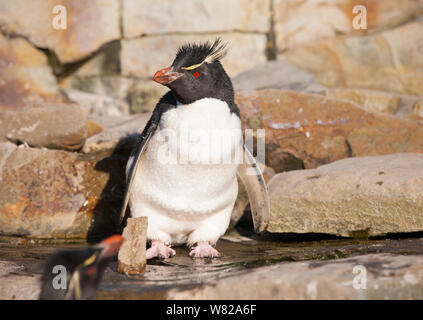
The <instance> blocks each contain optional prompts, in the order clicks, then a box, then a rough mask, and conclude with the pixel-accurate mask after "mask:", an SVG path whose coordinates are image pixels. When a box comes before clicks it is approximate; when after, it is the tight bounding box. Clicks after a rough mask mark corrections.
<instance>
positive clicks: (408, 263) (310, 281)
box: [167, 254, 423, 300]
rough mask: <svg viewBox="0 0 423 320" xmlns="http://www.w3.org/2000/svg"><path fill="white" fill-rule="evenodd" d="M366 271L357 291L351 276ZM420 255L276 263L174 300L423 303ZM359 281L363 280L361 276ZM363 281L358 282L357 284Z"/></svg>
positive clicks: (172, 296) (181, 294) (178, 292)
mask: <svg viewBox="0 0 423 320" xmlns="http://www.w3.org/2000/svg"><path fill="white" fill-rule="evenodd" d="M356 266H363V267H364V268H365V269H364V270H366V280H367V282H366V289H355V288H354V278H355V277H356V276H357V275H362V274H363V273H362V272H361V271H358V270H362V269H356V270H357V271H356V272H355V273H354V268H356ZM422 267H423V258H422V256H400V255H391V254H373V255H365V256H360V257H354V258H348V259H340V260H336V261H319V262H315V261H309V262H295V263H280V264H276V265H273V266H267V267H262V268H257V269H255V270H253V271H249V272H248V271H247V272H245V273H243V274H240V275H238V276H233V277H230V278H225V279H219V280H217V281H215V283H213V284H207V285H204V286H202V287H200V288H195V289H191V290H186V291H181V290H177V289H173V290H170V292H169V293H168V296H167V299H177V300H197V299H210V300H232V299H235V300H238V299H240V300H254V299H268V300H282V299H283V300H345V299H346V300H356V299H359V300H362V299H363V300H373V299H377V300H378V299H421V297H422V296H423V289H422V286H421V281H422V280H423V271H422ZM358 280H361V278H359V279H358ZM361 283H362V282H360V281H357V284H359V285H360V284H361Z"/></svg>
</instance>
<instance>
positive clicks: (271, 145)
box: [236, 89, 423, 172]
mask: <svg viewBox="0 0 423 320" xmlns="http://www.w3.org/2000/svg"><path fill="white" fill-rule="evenodd" d="M236 102H237V104H238V106H239V108H240V110H241V118H242V121H243V125H244V127H245V128H250V129H265V130H266V131H265V132H266V164H267V165H268V166H270V167H272V168H273V169H275V171H276V172H281V171H286V170H295V169H302V168H315V167H317V166H319V165H321V164H325V163H329V162H333V161H336V160H339V159H342V158H347V157H350V156H369V155H382V154H390V153H396V152H423V126H422V125H421V124H419V122H416V121H409V120H403V119H398V118H396V117H393V116H391V115H387V114H383V113H373V112H369V111H366V110H364V109H362V108H360V107H359V106H357V105H356V104H353V103H350V102H348V101H344V100H336V99H331V98H327V97H324V96H319V95H312V94H306V93H299V92H294V91H279V90H274V89H266V90H259V91H244V92H238V93H237V94H236Z"/></svg>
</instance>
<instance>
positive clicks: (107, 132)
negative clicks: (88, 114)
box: [82, 114, 150, 153]
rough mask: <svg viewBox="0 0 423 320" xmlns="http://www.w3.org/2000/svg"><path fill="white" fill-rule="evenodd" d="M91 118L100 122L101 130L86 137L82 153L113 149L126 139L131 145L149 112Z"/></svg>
mask: <svg viewBox="0 0 423 320" xmlns="http://www.w3.org/2000/svg"><path fill="white" fill-rule="evenodd" d="M93 119H94V120H95V121H97V122H98V123H100V124H102V127H103V131H102V132H100V133H98V134H96V135H93V136H92V137H89V138H88V139H87V141H86V143H85V145H84V148H83V149H82V152H84V153H92V152H98V151H106V150H113V149H114V148H115V147H116V146H117V145H118V143H120V142H123V141H124V140H127V142H128V144H129V146H130V147H132V145H133V144H134V142H135V140H136V135H137V133H140V132H141V131H142V130H143V129H144V127H145V125H146V124H147V121H148V119H150V114H140V115H134V116H125V117H119V118H117V117H106V118H105V117H101V118H93ZM110 120H111V121H110Z"/></svg>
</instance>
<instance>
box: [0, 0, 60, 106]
mask: <svg viewBox="0 0 423 320" xmlns="http://www.w3.org/2000/svg"><path fill="white" fill-rule="evenodd" d="M3 2H4V1H3ZM0 7H1V4H0ZM0 11H1V10H0ZM0 16H2V15H1V14H0ZM63 101H65V99H64V98H63V96H62V95H61V94H60V92H59V88H58V85H57V82H56V79H55V77H54V76H53V74H52V72H51V69H50V67H49V65H48V62H47V58H46V56H45V55H44V54H43V53H42V52H40V51H38V50H37V49H35V48H34V47H32V46H31V45H30V44H29V43H28V42H27V41H26V40H24V39H21V38H11V39H9V38H7V37H5V36H3V35H2V34H1V33H0V109H5V108H10V109H16V108H19V107H21V106H24V105H30V104H33V103H43V102H63Z"/></svg>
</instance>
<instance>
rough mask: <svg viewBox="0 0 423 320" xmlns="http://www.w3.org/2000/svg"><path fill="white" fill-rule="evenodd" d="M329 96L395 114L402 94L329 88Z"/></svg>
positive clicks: (370, 109) (373, 109) (367, 108)
mask: <svg viewBox="0 0 423 320" xmlns="http://www.w3.org/2000/svg"><path fill="white" fill-rule="evenodd" d="M327 95H328V97H331V98H335V99H343V100H348V101H352V102H355V103H357V104H358V105H359V106H361V107H363V108H364V109H366V110H369V111H378V112H386V113H390V114H395V113H396V112H397V111H398V108H399V105H400V101H401V96H400V95H398V94H395V93H390V92H383V91H374V90H366V89H355V88H354V89H350V88H335V89H329V90H328V93H327Z"/></svg>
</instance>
